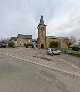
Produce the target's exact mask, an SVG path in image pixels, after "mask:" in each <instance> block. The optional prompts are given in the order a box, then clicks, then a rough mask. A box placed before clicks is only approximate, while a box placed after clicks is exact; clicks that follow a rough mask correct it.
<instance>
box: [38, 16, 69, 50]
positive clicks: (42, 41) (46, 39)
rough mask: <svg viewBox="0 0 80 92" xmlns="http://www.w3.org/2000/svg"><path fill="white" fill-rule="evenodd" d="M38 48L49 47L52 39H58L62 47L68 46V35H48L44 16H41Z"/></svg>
mask: <svg viewBox="0 0 80 92" xmlns="http://www.w3.org/2000/svg"><path fill="white" fill-rule="evenodd" d="M37 28H38V48H48V47H49V44H50V42H51V41H57V42H58V43H59V46H58V47H60V48H68V45H67V42H68V40H69V39H68V38H66V37H55V36H46V25H45V24H44V20H43V16H41V19H40V23H39V25H38V27H37Z"/></svg>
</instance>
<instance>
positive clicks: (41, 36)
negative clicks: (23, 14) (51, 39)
mask: <svg viewBox="0 0 80 92" xmlns="http://www.w3.org/2000/svg"><path fill="white" fill-rule="evenodd" d="M37 28H38V48H41V49H42V48H46V25H45V24H44V20H43V16H41V19H40V23H39V25H38V27H37Z"/></svg>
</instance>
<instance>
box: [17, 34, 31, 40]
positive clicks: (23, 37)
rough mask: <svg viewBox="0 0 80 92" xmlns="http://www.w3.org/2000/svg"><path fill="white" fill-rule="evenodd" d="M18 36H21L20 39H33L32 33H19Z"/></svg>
mask: <svg viewBox="0 0 80 92" xmlns="http://www.w3.org/2000/svg"><path fill="white" fill-rule="evenodd" d="M17 38H20V39H32V35H22V34H18V36H17Z"/></svg>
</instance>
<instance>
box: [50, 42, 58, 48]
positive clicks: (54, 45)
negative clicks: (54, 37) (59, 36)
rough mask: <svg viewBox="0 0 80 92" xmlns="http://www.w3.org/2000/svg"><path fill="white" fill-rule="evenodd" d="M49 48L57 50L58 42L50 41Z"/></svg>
mask: <svg viewBox="0 0 80 92" xmlns="http://www.w3.org/2000/svg"><path fill="white" fill-rule="evenodd" d="M49 46H50V48H58V46H59V42H58V41H51V42H50V44H49Z"/></svg>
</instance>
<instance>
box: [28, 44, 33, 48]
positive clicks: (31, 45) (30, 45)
mask: <svg viewBox="0 0 80 92" xmlns="http://www.w3.org/2000/svg"><path fill="white" fill-rule="evenodd" d="M28 47H32V48H34V45H33V44H27V45H26V48H28Z"/></svg>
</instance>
